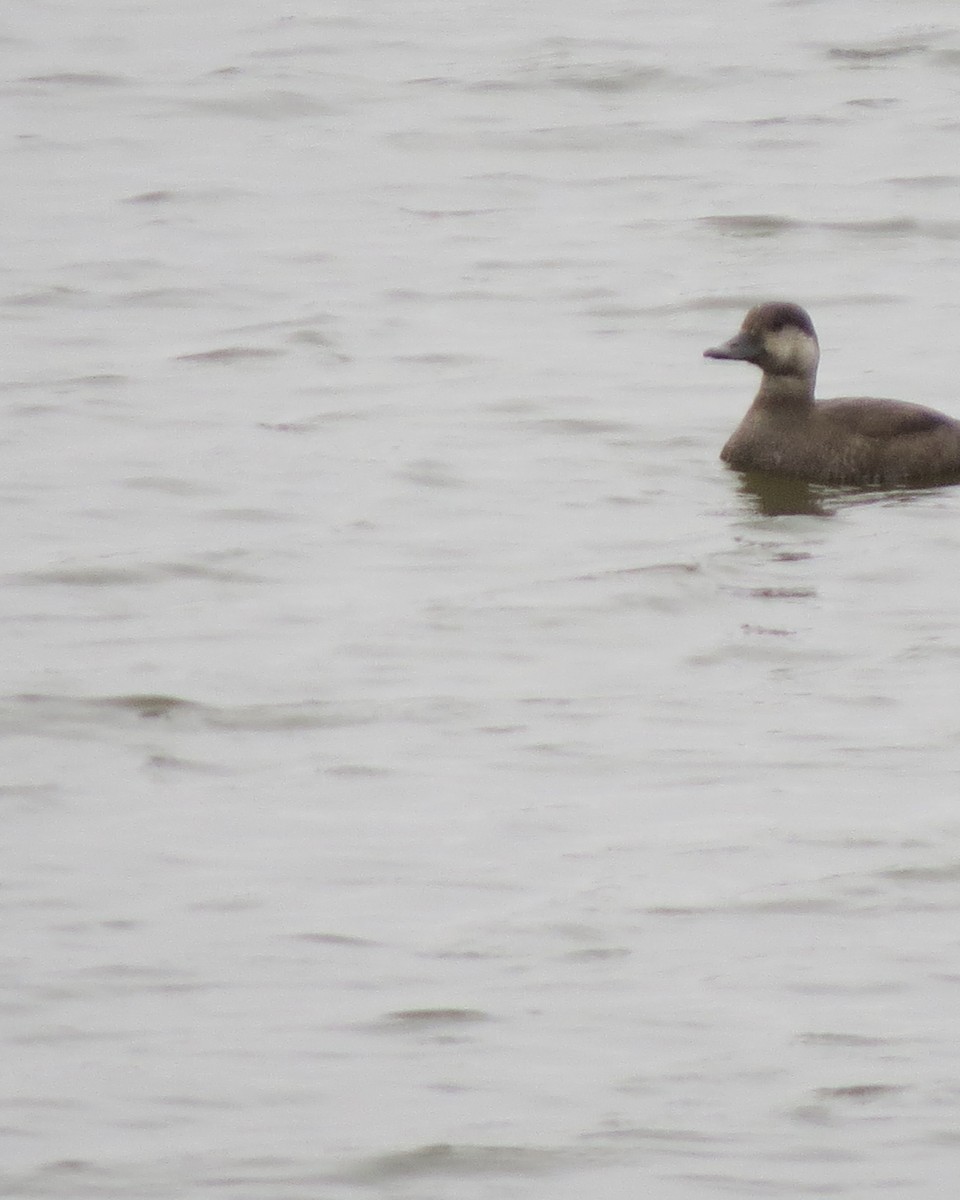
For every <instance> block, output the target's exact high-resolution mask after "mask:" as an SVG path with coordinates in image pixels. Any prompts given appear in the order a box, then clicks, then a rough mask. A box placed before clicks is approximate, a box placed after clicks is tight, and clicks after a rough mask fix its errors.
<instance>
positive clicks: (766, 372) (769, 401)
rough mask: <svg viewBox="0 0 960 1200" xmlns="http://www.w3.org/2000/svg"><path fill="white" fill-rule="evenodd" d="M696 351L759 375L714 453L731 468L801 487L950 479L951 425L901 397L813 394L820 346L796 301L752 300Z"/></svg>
mask: <svg viewBox="0 0 960 1200" xmlns="http://www.w3.org/2000/svg"><path fill="white" fill-rule="evenodd" d="M704 355H705V356H706V357H707V358H728V359H736V360H741V361H743V362H749V363H753V364H754V366H757V367H759V368H760V370H761V371H762V372H763V379H762V380H761V381H760V390H759V391H758V392H757V396H756V399H755V400H754V402H753V404H752V405H751V406H750V408H749V409H748V410H747V414H746V416H745V417H744V418H743V420H742V421H741V422H740V424H739V425H738V426H737V428H736V429H735V430H734V432H733V434H732V436H731V437H730V439H729V440H728V441H727V444H726V445H725V446H724V447H723V450H721V452H720V457H721V458H722V459H723V461H724V462H726V463H729V464H730V466H731V467H733V468H734V469H735V470H737V471H767V472H770V473H772V474H776V475H793V476H796V477H797V478H799V479H805V480H807V481H808V482H810V483H833V484H855V485H871V484H874V485H877V484H879V485H883V486H891V485H896V484H931V483H949V482H958V481H960V421H955V420H953V419H952V418H951V417H948V416H946V415H945V414H944V413H941V412H937V411H936V410H935V409H932V408H924V407H923V406H922V405H919V404H910V403H908V402H907V401H905V400H879V399H873V398H871V397H867V396H856V397H844V398H843V399H840V400H814V385H815V383H816V378H817V366H818V364H819V362H820V347H819V344H818V342H817V335H816V332H815V331H814V328H813V322H812V321H811V320H810V316H809V314H808V313H807V312H806V311H805V310H804V309H802V308H801V307H800V306H799V304H787V303H784V302H775V303H770V304H758V305H757V306H756V308H751V309H750V311H749V312H748V313H747V315H746V317H744V320H743V325H742V326H741V327H740V332H739V333H737V334H736V335H735V336H734V337H732V338H731V339H730V341H728V342H724V344H723V345H722V346H715V347H713V348H712V349H710V350H705V351H704Z"/></svg>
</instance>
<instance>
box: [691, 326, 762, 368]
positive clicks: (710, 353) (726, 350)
mask: <svg viewBox="0 0 960 1200" xmlns="http://www.w3.org/2000/svg"><path fill="white" fill-rule="evenodd" d="M759 349H760V347H759V346H758V345H757V342H756V339H755V338H754V337H752V336H751V334H749V333H744V332H743V331H742V330H741V332H740V333H738V334H737V335H736V336H735V337H732V338H731V339H730V341H729V342H724V343H723V345H722V346H711V347H710V349H709V350H704V352H703V356H704V358H730V359H734V360H735V361H739V362H752V361H753V360H754V359H755V358H756V357H757V354H758V352H759Z"/></svg>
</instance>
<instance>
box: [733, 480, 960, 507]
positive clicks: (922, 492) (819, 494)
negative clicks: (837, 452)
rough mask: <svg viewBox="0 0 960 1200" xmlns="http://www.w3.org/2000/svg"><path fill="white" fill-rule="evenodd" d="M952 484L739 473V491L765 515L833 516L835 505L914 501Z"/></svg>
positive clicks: (948, 487)
mask: <svg viewBox="0 0 960 1200" xmlns="http://www.w3.org/2000/svg"><path fill="white" fill-rule="evenodd" d="M952 486H956V485H951V484H932V485H930V486H927V487H909V488H908V487H899V488H871V487H828V486H826V485H824V484H815V483H807V482H806V481H805V480H803V479H793V478H790V477H787V476H781V475H767V474H765V473H764V472H762V471H746V472H744V473H742V474H741V476H740V483H739V489H738V490H739V492H740V494H741V495H742V496H745V497H747V500H748V503H749V504H750V505H751V507H752V508H754V509H755V510H756V512H758V513H759V514H760V515H761V516H764V517H832V516H835V515H836V512H837V509H838V508H849V507H851V506H853V505H863V504H914V503H916V501H917V500H919V499H921V498H922V497H925V496H928V495H929V494H930V493H931V492H944V493H945V494H949V489H950V487H952Z"/></svg>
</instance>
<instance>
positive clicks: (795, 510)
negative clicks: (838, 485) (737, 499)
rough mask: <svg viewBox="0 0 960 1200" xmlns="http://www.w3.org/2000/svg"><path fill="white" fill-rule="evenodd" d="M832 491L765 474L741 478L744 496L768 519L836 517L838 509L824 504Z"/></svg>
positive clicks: (749, 472)
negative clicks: (825, 497) (835, 510)
mask: <svg viewBox="0 0 960 1200" xmlns="http://www.w3.org/2000/svg"><path fill="white" fill-rule="evenodd" d="M833 490H835V489H833ZM830 491H831V489H829V488H825V487H820V486H818V485H816V484H812V483H806V482H805V481H804V480H803V479H790V478H785V477H783V476H779V475H766V474H764V473H763V472H762V471H748V472H746V473H745V474H744V475H742V476H741V479H740V493H741V495H743V496H746V497H747V498H748V500H749V502H750V504H751V505H752V506H753V507H754V508H755V509H756V510H757V512H759V513H760V514H761V515H762V516H765V517H793V516H804V517H832V516H833V514H834V509H832V508H829V507H828V506H827V505H826V504H824V502H823V500H824V496H825V495H826V494H828V493H829V492H830Z"/></svg>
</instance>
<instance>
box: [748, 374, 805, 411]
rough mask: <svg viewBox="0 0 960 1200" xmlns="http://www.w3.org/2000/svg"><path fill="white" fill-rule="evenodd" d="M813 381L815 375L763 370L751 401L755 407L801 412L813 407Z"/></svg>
mask: <svg viewBox="0 0 960 1200" xmlns="http://www.w3.org/2000/svg"><path fill="white" fill-rule="evenodd" d="M815 383H816V376H815V375H810V376H808V375H770V374H767V372H766V371H764V373H763V379H762V380H761V381H760V390H759V391H758V392H757V396H756V399H755V400H754V402H753V403H754V405H755V406H756V407H757V408H777V409H780V410H783V409H792V410H794V411H796V412H803V411H805V410H806V409H810V408H813V393H814V384H815Z"/></svg>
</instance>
